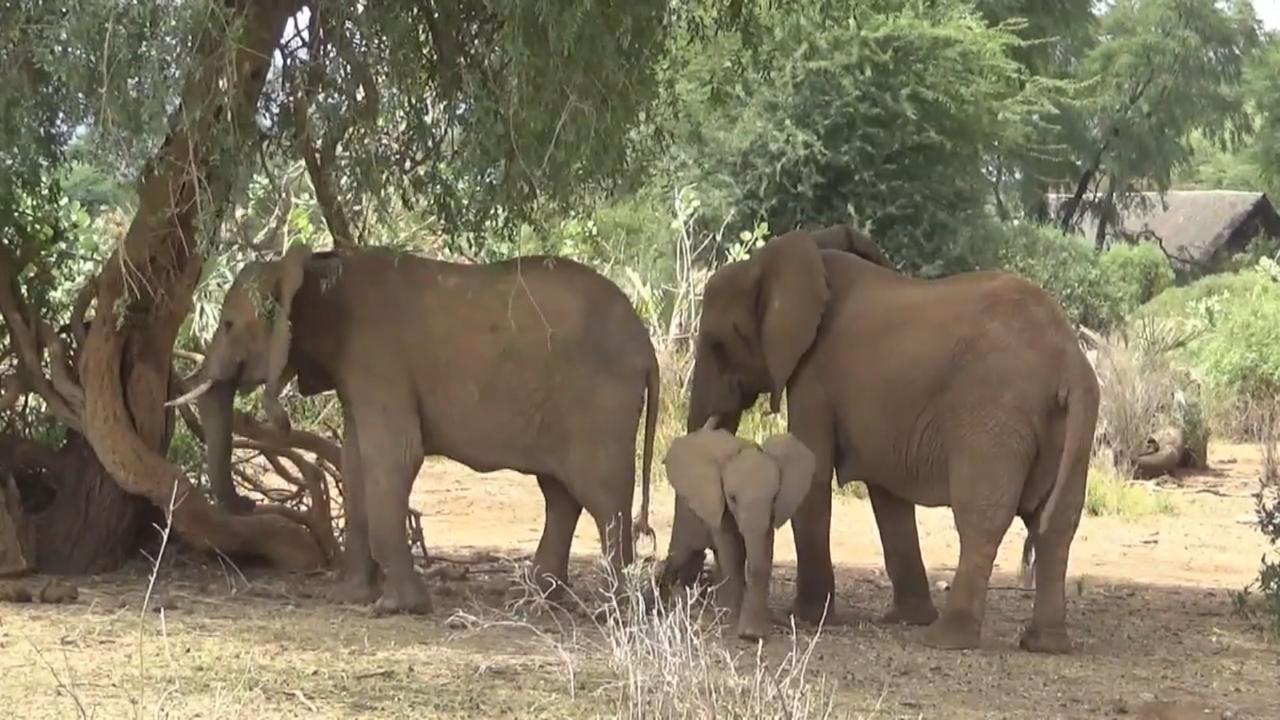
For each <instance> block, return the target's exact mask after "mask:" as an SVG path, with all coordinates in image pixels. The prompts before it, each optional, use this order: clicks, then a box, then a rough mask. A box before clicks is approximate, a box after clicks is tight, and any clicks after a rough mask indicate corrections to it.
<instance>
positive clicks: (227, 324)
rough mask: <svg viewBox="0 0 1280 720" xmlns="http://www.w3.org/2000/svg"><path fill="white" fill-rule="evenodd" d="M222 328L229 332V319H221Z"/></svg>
mask: <svg viewBox="0 0 1280 720" xmlns="http://www.w3.org/2000/svg"><path fill="white" fill-rule="evenodd" d="M222 329H223V330H226V331H227V332H231V321H230V320H223V321H222Z"/></svg>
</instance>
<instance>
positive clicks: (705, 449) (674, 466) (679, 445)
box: [662, 429, 742, 530]
mask: <svg viewBox="0 0 1280 720" xmlns="http://www.w3.org/2000/svg"><path fill="white" fill-rule="evenodd" d="M741 449H742V441H741V440H739V439H738V438H737V437H736V436H734V435H733V434H732V433H730V432H728V431H726V430H705V429H704V430H696V431H694V432H691V433H689V434H687V435H682V436H680V437H678V438H676V439H674V440H672V441H671V446H670V448H668V449H667V455H666V457H664V458H663V460H662V464H663V466H664V467H665V468H666V470H667V480H668V482H670V483H671V487H672V488H674V489H675V491H676V494H677V495H679V496H680V497H682V498H684V501H685V502H686V503H688V505H689V507H690V509H692V510H693V512H694V514H696V515H697V516H698V517H699V518H700V519H701V520H702V521H703V522H704V523H706V524H707V527H709V528H711V529H712V530H715V529H717V528H719V527H720V520H721V519H722V518H723V517H724V485H723V480H722V473H723V471H724V465H725V463H726V462H728V460H729V458H731V457H733V456H734V455H736V454H737V453H738V452H739V451H740V450H741Z"/></svg>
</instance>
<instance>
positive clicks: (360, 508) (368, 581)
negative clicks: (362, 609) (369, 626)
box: [329, 412, 381, 605]
mask: <svg viewBox="0 0 1280 720" xmlns="http://www.w3.org/2000/svg"><path fill="white" fill-rule="evenodd" d="M343 426H344V428H345V429H344V437H343V439H342V490H343V500H344V503H345V509H346V517H347V527H346V547H345V548H344V550H343V578H342V580H341V582H339V583H338V584H337V585H336V586H335V587H334V588H333V589H332V590H331V591H330V592H329V598H330V599H331V600H333V601H334V602H339V603H344V604H356V605H367V604H369V603H372V602H375V601H376V600H377V599H378V596H379V595H380V594H381V592H380V591H379V589H378V574H379V573H378V565H377V563H375V562H374V561H373V553H372V552H371V551H370V549H369V517H368V504H367V503H366V501H365V488H364V478H363V477H361V474H360V439H359V437H360V436H359V434H358V432H357V430H356V423H355V419H354V418H352V417H351V414H350V413H349V412H344V413H343Z"/></svg>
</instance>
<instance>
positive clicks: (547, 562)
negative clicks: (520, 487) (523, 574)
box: [533, 475, 582, 596]
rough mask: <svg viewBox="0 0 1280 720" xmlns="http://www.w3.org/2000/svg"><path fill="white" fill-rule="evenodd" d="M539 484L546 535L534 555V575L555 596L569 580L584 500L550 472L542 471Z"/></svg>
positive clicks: (544, 588) (546, 591)
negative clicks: (572, 551) (575, 536)
mask: <svg viewBox="0 0 1280 720" xmlns="http://www.w3.org/2000/svg"><path fill="white" fill-rule="evenodd" d="M538 487H539V488H541V489H542V498H543V500H544V502H545V503H546V515H545V519H544V521H543V526H542V539H541V540H539V541H538V550H537V552H535V553H534V555H533V577H534V581H535V582H536V583H537V584H538V589H539V590H541V591H543V592H545V593H547V594H548V595H549V596H554V595H558V594H559V592H560V588H559V587H558V586H563V585H565V584H567V583H568V581H569V551H570V549H571V548H572V546H573V531H574V530H575V529H577V527H578V518H579V516H581V515H582V503H580V502H578V500H577V499H576V498H574V497H573V495H572V494H570V493H569V490H568V489H567V488H565V486H564V484H563V483H561V482H560V481H559V480H557V479H556V478H554V477H552V476H550V475H538Z"/></svg>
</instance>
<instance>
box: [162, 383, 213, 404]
mask: <svg viewBox="0 0 1280 720" xmlns="http://www.w3.org/2000/svg"><path fill="white" fill-rule="evenodd" d="M211 387H213V381H212V380H205V381H204V382H202V383H200V384H199V385H197V386H195V387H194V388H192V389H191V390H190V391H189V392H187V393H186V394H185V395H183V396H182V397H176V398H174V399H172V400H170V401H169V402H167V403H165V404H164V405H165V407H173V406H174V405H186V404H187V403H189V402H191V401H192V400H195V399H196V398H198V397H200V396H201V395H203V394H205V393H206V392H208V391H209V388H211Z"/></svg>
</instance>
